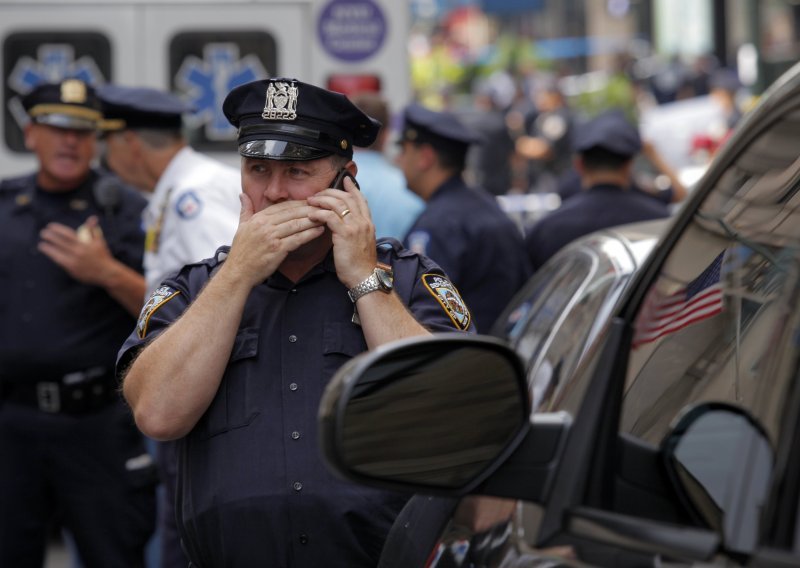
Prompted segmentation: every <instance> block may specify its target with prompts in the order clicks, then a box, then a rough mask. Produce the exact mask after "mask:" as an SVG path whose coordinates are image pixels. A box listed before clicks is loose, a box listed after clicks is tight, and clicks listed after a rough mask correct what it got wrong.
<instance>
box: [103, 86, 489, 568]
mask: <svg viewBox="0 0 800 568" xmlns="http://www.w3.org/2000/svg"><path fill="white" fill-rule="evenodd" d="M223 111H224V112H225V115H226V116H227V117H228V120H230V122H231V123H232V124H233V125H234V126H236V127H237V128H238V132H239V136H238V142H239V153H240V154H241V155H242V166H241V170H242V188H243V193H242V212H241V217H240V222H239V227H238V229H237V232H236V236H235V237H234V239H233V244H232V245H231V246H230V247H227V246H225V247H221V248H220V249H219V250H218V251H217V253H216V255H215V256H214V257H213V258H211V259H208V260H205V261H203V262H199V263H195V264H191V265H188V266H186V267H184V269H183V270H182V271H181V272H180V273H179V274H178V275H177V276H175V277H170V278H167V279H166V280H165V281H164V282H162V284H161V286H160V287H159V288H158V289H157V290H156V291H155V292H154V293H153V295H152V296H151V298H150V300H149V301H148V302H147V303H146V305H145V307H144V309H143V311H142V314H141V316H140V318H139V323H138V325H137V328H136V330H135V331H134V333H133V334H132V335H131V336H130V338H129V339H128V340H127V341H126V343H125V345H124V346H123V348H122V350H121V351H120V355H119V361H118V369H120V370H121V371H124V370H126V369H127V371H126V372H125V376H124V382H123V389H124V393H125V396H126V398H127V400H128V401H129V402H130V404H131V406H132V408H133V411H134V415H135V417H136V420H137V424H138V425H139V427H140V428H141V429H142V431H144V432H145V433H146V434H148V435H149V436H152V437H153V438H156V439H160V440H166V439H179V448H178V450H179V464H178V473H179V476H178V477H179V480H178V502H177V510H178V516H179V522H178V524H179V529H180V531H181V535H182V539H183V545H184V547H185V549H186V551H187V553H188V555H189V557H190V558H191V561H192V563H193V565H195V566H199V567H210V566H228V567H247V568H249V567H252V566H270V567H274V568H280V567H284V568H285V567H289V566H301V567H302V566H308V567H316V566H342V567H349V568H352V567H374V566H376V565H377V562H378V558H379V555H380V552H381V549H382V546H383V542H384V539H385V537H386V534H387V533H388V530H389V527H390V526H391V524H392V522H393V520H394V518H395V516H396V514H397V512H398V511H399V510H400V508H401V507H402V506H403V504H404V503H405V501H406V499H407V497H406V496H404V495H398V494H394V493H388V492H383V491H377V490H373V489H367V488H363V487H360V486H356V485H353V484H351V483H347V482H344V481H341V480H339V479H338V478H336V477H334V476H333V475H332V474H330V473H329V472H328V471H327V469H326V468H325V466H324V464H323V463H322V461H321V459H320V456H319V453H318V442H317V425H316V419H317V409H318V405H319V401H320V397H321V395H322V392H323V390H324V388H325V386H326V384H327V383H328V381H329V379H330V378H331V376H332V375H333V374H334V372H336V370H338V369H339V367H341V366H342V364H344V363H345V362H347V361H348V360H349V359H350V358H351V357H353V356H355V355H357V354H359V353H361V352H363V351H366V350H367V349H373V348H375V347H377V346H379V345H382V344H384V343H386V342H388V341H392V340H395V339H400V338H403V337H410V336H415V335H426V334H429V333H430V332H432V331H455V330H464V331H471V330H472V329H473V324H472V319H471V315H470V313H469V311H468V310H467V308H466V306H465V304H464V302H463V301H462V300H461V298H460V296H459V295H458V293H457V291H456V290H455V288H454V286H453V285H452V284H451V283H450V281H449V280H448V278H447V276H446V275H445V274H444V272H443V271H442V270H441V269H440V268H439V267H438V266H437V265H436V264H435V263H433V262H432V261H431V260H429V259H428V258H425V257H423V256H420V255H418V254H414V253H413V252H410V251H407V250H404V249H403V248H402V247H401V245H400V243H399V242H397V241H396V240H394V239H380V240H378V241H377V243H376V241H375V229H374V226H373V224H372V222H371V220H370V215H369V210H368V208H367V202H366V199H365V198H364V196H363V195H361V193H360V192H359V191H358V187H357V185H356V184H355V182H354V181H353V178H352V177H349V176H353V175H355V174H356V173H357V167H356V164H355V163H354V162H353V161H352V156H353V145H357V146H362V147H366V146H368V145H369V144H371V143H372V142H373V141H374V140H375V137H376V135H377V132H378V128H379V124H378V123H376V122H375V121H373V120H372V119H370V118H369V117H368V116H367V115H365V114H364V113H363V112H361V111H360V110H359V109H358V108H357V107H356V106H355V105H353V104H352V103H351V102H350V101H349V100H348V99H347V98H346V97H345V96H344V95H341V94H338V93H333V92H330V91H326V90H324V89H320V88H318V87H315V86H313V85H309V84H306V83H302V82H300V81H297V80H295V79H286V78H273V79H268V80H264V81H256V82H253V83H248V84H246V85H242V86H240V87H237V88H236V89H234V90H233V91H231V92H230V93H229V94H228V96H227V98H226V100H225V102H224V104H223ZM170 324H172V325H170ZM134 357H135V358H134ZM131 361H133V363H132V364H131Z"/></svg>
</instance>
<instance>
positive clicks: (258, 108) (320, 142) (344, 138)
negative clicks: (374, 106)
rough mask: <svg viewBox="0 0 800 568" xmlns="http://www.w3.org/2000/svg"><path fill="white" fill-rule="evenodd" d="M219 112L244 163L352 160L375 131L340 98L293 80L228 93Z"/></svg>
mask: <svg viewBox="0 0 800 568" xmlns="http://www.w3.org/2000/svg"><path fill="white" fill-rule="evenodd" d="M222 112H224V113H225V116H226V117H227V118H228V121H229V122H230V123H231V124H232V125H234V126H235V127H236V128H238V129H239V133H238V143H239V154H241V155H242V156H245V157H249V158H264V159H269V160H315V159H317V158H322V157H325V156H330V155H331V154H338V155H340V156H345V157H347V158H352V156H353V146H354V145H355V146H364V147H366V146H369V145H370V144H372V143H373V142H374V141H375V138H376V137H377V136H378V131H379V130H380V128H381V123H380V122H378V121H377V120H375V119H373V118H370V117H369V116H367V115H366V114H364V113H363V112H362V111H361V110H360V109H359V108H358V107H357V106H355V105H354V104H353V103H352V102H350V100H349V99H348V98H347V97H346V96H344V95H342V94H340V93H335V92H333V91H328V90H326V89H321V88H320V87H315V86H314V85H309V84H308V83H303V82H301V81H298V80H297V79H287V78H272V79H265V80H261V81H254V82H252V83H247V84H244V85H240V86H239V87H236V88H235V89H233V90H232V91H231V92H230V93H228V96H227V97H226V98H225V101H224V102H223V103H222Z"/></svg>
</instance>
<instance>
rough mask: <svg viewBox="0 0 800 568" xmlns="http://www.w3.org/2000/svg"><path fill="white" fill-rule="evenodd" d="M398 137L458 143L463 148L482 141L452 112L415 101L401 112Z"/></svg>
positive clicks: (420, 140) (418, 140) (411, 140)
mask: <svg viewBox="0 0 800 568" xmlns="http://www.w3.org/2000/svg"><path fill="white" fill-rule="evenodd" d="M400 137H401V139H402V140H407V141H408V142H428V143H431V144H438V143H445V144H447V143H450V144H451V145H452V144H458V145H462V146H464V147H465V149H466V147H467V146H469V145H470V144H475V143H478V142H481V141H482V138H481V137H480V136H479V135H478V134H476V133H475V132H473V131H471V130H470V129H468V128H467V127H466V126H464V125H463V124H462V123H461V121H460V120H459V119H458V117H456V115H454V114H453V113H451V112H446V111H445V112H437V111H433V110H430V109H428V108H425V107H424V106H421V105H418V104H416V103H413V104H410V105H408V106H407V107H406V108H405V111H404V112H403V128H402V130H401V131H400Z"/></svg>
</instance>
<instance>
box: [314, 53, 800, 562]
mask: <svg viewBox="0 0 800 568" xmlns="http://www.w3.org/2000/svg"><path fill="white" fill-rule="evenodd" d="M798 190H800V65H798V66H796V67H794V68H793V69H792V70H790V71H789V72H787V73H786V74H785V75H784V76H783V77H782V78H781V79H779V80H778V81H777V82H776V83H775V84H774V85H772V86H771V87H770V89H768V91H767V92H766V93H765V94H764V95H763V96H762V97H761V100H760V101H759V103H758V105H757V106H756V107H755V108H754V109H753V110H752V111H750V113H748V115H747V116H746V117H745V118H744V120H743V121H742V122H741V123H740V124H739V127H738V128H737V130H736V131H735V132H734V134H733V136H732V137H731V138H730V139H729V140H728V141H727V143H726V144H725V146H724V147H723V148H722V149H721V150H720V152H719V153H718V154H717V156H716V157H715V159H714V161H713V162H712V164H711V165H710V167H709V169H708V170H707V172H706V173H705V175H704V176H703V177H702V179H701V180H700V181H699V182H698V183H697V185H696V186H695V188H694V190H693V193H692V196H691V198H690V200H689V202H687V203H686V204H685V205H684V206H683V207H682V208H681V210H680V211H679V212H678V214H677V217H676V218H675V220H674V222H673V223H672V224H671V226H670V227H669V229H668V231H667V233H666V234H665V235H664V236H663V237H662V239H661V241H660V242H659V244H658V246H657V247H656V248H655V250H654V251H653V253H652V254H651V255H650V258H649V259H648V261H647V262H646V263H645V265H644V266H643V267H642V268H641V269H640V270H639V271H638V272H637V274H636V276H635V277H634V280H633V281H632V283H631V284H630V285H629V286H628V287H627V289H626V291H625V293H624V297H623V299H622V301H621V302H620V304H619V305H618V307H617V308H616V309H615V311H614V315H613V317H612V318H611V319H610V320H609V321H608V322H607V323H606V324H605V325H603V329H602V330H601V331H600V333H599V335H598V338H597V340H596V341H595V342H593V344H592V346H591V347H590V348H589V350H588V352H587V353H586V354H585V355H584V356H583V357H582V361H581V362H580V364H579V367H578V369H577V371H576V373H575V375H574V376H573V377H572V378H571V379H570V380H569V381H567V383H566V384H565V385H564V387H563V388H562V389H560V390H559V391H558V392H556V393H555V394H554V396H552V397H551V398H550V400H549V401H548V402H547V404H546V406H544V407H543V408H541V409H540V411H539V412H537V413H535V414H534V416H533V419H532V420H531V419H530V410H531V400H530V398H531V397H530V392H529V389H528V385H527V380H526V372H525V366H526V362H524V361H523V360H522V358H521V357H520V355H519V353H518V352H517V350H515V349H514V348H513V347H512V346H510V344H509V343H508V341H506V340H503V339H499V338H492V337H486V336H479V337H468V336H461V335H441V336H435V337H432V338H424V339H412V340H407V341H403V342H399V343H396V344H392V345H388V346H385V347H384V348H382V349H378V350H376V351H374V352H371V353H366V354H364V355H362V356H360V357H357V358H356V359H353V360H352V361H351V362H350V363H349V364H348V365H346V366H345V367H344V368H342V370H341V371H340V372H339V373H338V375H337V376H336V377H335V378H334V380H333V381H332V382H331V384H330V386H329V389H328V391H327V393H326V396H325V397H324V398H323V402H322V405H321V407H320V428H321V434H322V435H321V440H322V445H323V446H322V450H323V452H324V454H325V456H326V457H327V459H328V461H329V463H330V464H331V467H333V468H334V470H335V471H337V472H339V473H340V474H341V475H343V476H345V477H347V478H349V479H352V480H356V481H358V482H361V483H364V484H368V485H373V486H377V487H385V488H395V489H400V490H404V491H409V492H414V493H417V494H421V495H430V496H431V497H430V498H431V499H437V500H442V501H443V502H446V503H453V502H458V501H459V500H461V503H463V502H464V501H465V500H473V501H474V500H476V499H477V500H478V501H479V502H480V500H481V499H487V500H488V502H489V503H493V502H494V501H493V500H492V499H490V498H503V499H510V500H512V501H521V502H525V503H527V504H529V507H531V508H532V509H533V513H534V514H532V515H530V516H529V518H528V519H526V520H525V521H524V522H523V523H522V524H523V525H524V527H525V530H524V534H523V535H522V536H521V538H520V539H519V541H520V544H523V545H527V546H528V547H530V548H529V549H522V548H520V549H519V550H517V553H516V555H514V554H510V553H507V552H504V553H503V555H502V557H501V558H498V559H495V560H497V561H496V562H495V563H496V564H497V565H506V566H512V565H514V566H526V565H541V564H542V563H548V562H550V563H564V564H573V563H575V564H580V565H598V566H656V565H658V566H665V565H748V566H797V565H800V521H799V520H798V517H799V516H800V437H798V433H800V424H798V422H800V378H799V377H800V191H798ZM476 496H487V497H485V498H484V497H476ZM480 516H481V515H480V514H478V517H480ZM489 516H490V517H491V515H489ZM501 516H502V515H501ZM473 520H475V519H474V518H473ZM428 544H434V545H435V544H436V540H434V541H433V542H432V543H428ZM425 547H426V546H422V548H423V549H424V548H425ZM565 551H567V554H564V552H565ZM428 552H429V553H430V554H429V555H428V556H427V557H423V558H422V559H421V560H420V561H419V562H416V561H415V563H414V564H413V565H420V566H423V565H426V564H427V563H428V562H429V561H430V560H431V557H432V556H431V555H435V552H434V551H433V550H430V549H429V551H428ZM391 553H392V554H395V555H397V554H399V553H402V550H401V551H400V552H398V549H397V548H394V549H393V550H392V551H391ZM553 553H555V554H554V555H553ZM548 555H551V556H553V558H554V559H547V558H546V557H548ZM487 564H488V563H487ZM409 565H412V564H409Z"/></svg>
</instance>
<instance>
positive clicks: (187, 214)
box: [175, 190, 203, 219]
mask: <svg viewBox="0 0 800 568" xmlns="http://www.w3.org/2000/svg"><path fill="white" fill-rule="evenodd" d="M202 210H203V201H202V200H201V199H200V197H198V195H197V194H196V193H195V192H194V191H192V190H189V191H186V192H184V193H183V194H182V195H181V196H180V197H179V198H178V200H177V201H176V202H175V211H176V212H177V213H178V215H179V216H180V217H181V218H182V219H192V218H194V217H197V216H198V215H199V214H200V211H202Z"/></svg>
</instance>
